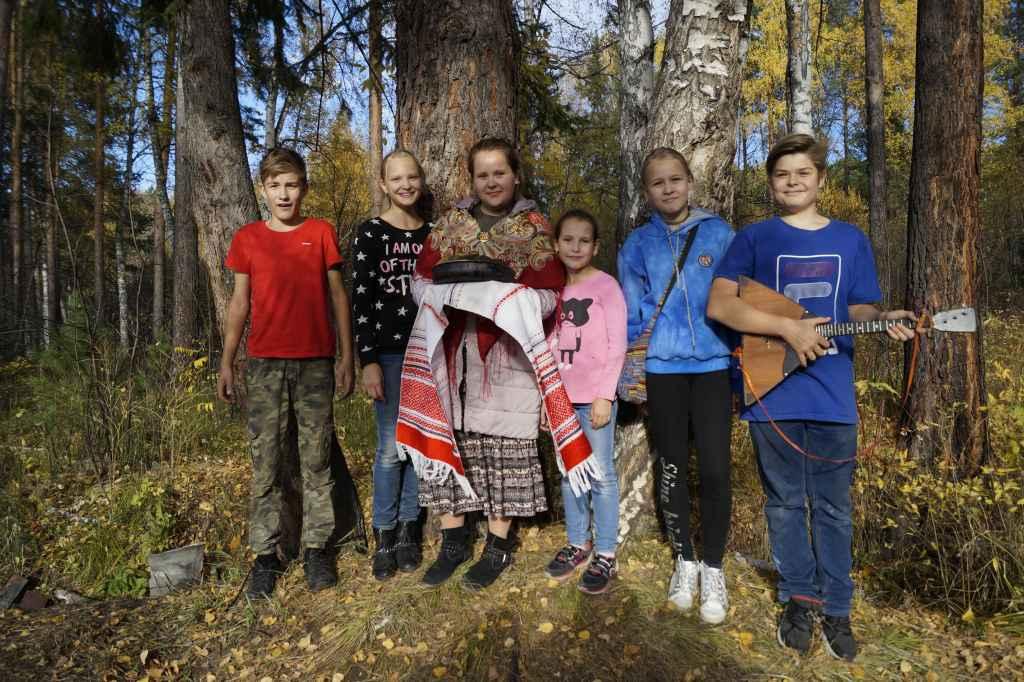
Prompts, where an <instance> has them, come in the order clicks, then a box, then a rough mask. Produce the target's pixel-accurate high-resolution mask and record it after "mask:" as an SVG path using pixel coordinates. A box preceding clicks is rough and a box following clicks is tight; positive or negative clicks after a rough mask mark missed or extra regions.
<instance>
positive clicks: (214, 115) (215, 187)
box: [178, 0, 259, 329]
mask: <svg viewBox="0 0 1024 682" xmlns="http://www.w3.org/2000/svg"><path fill="white" fill-rule="evenodd" d="M181 19H182V21H181V25H180V30H181V54H180V60H181V64H180V69H179V79H180V82H181V83H182V84H183V87H182V92H183V95H184V101H183V102H179V106H178V120H179V121H184V123H185V126H186V129H187V131H188V133H187V135H186V137H185V148H184V149H183V148H181V147H179V148H178V153H179V154H184V156H185V158H186V159H187V167H188V171H189V172H190V180H191V186H190V188H189V192H190V196H189V199H190V201H189V203H188V207H187V208H186V210H188V211H191V213H192V219H193V220H194V221H195V224H196V228H197V230H198V231H199V232H200V233H201V234H202V236H203V238H202V239H201V240H200V255H201V257H202V260H203V263H204V264H205V265H206V270H207V272H208V273H209V276H210V286H211V288H212V291H213V302H214V309H215V311H216V315H217V322H218V324H219V326H220V328H221V329H223V327H224V324H225V322H226V320H227V309H228V301H229V300H230V298H231V292H230V274H229V272H228V270H227V269H226V268H225V267H224V258H225V257H226V256H227V251H228V246H229V245H230V243H231V237H232V236H233V235H234V234H235V231H236V230H237V229H238V228H239V227H241V226H242V225H244V224H246V223H248V222H251V221H253V220H257V219H259V211H258V210H257V208H256V194H255V193H254V191H253V183H252V177H251V176H250V173H249V159H248V157H247V156H246V152H245V139H244V136H243V133H242V116H241V112H240V110H239V106H238V85H237V81H236V77H235V61H234V60H235V56H234V55H235V42H234V34H233V33H232V27H231V12H230V3H229V2H228V1H227V0H192V1H191V2H189V3H188V5H187V6H186V8H185V10H184V12H183V14H182V16H181ZM178 210H179V213H180V212H181V210H182V207H179V209H178Z"/></svg>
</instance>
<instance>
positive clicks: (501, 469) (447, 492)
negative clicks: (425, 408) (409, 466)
mask: <svg viewBox="0 0 1024 682" xmlns="http://www.w3.org/2000/svg"><path fill="white" fill-rule="evenodd" d="M455 440H456V442H457V443H458V445H459V453H460V454H461V455H462V465H463V466H464V467H465V469H466V478H468V479H469V483H470V486H472V488H473V492H474V493H476V495H477V499H475V500H474V499H472V498H471V497H469V496H468V495H467V494H466V493H465V492H463V490H462V487H461V486H459V484H458V483H456V482H455V477H454V476H451V475H449V476H448V478H446V479H445V480H444V482H443V483H431V482H426V481H420V488H419V502H420V506H423V507H429V508H430V509H431V510H432V511H433V512H434V513H437V514H464V513H466V512H472V511H482V512H483V513H484V514H486V515H488V516H533V515H535V514H537V513H539V512H543V511H547V508H548V503H547V499H546V498H545V497H544V476H543V472H542V469H541V464H540V455H539V454H538V452H537V441H536V440H533V439H520V438H503V437H501V436H486V435H483V434H479V433H466V432H464V431H456V432H455Z"/></svg>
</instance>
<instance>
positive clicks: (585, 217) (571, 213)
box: [555, 208, 599, 242]
mask: <svg viewBox="0 0 1024 682" xmlns="http://www.w3.org/2000/svg"><path fill="white" fill-rule="evenodd" d="M566 220H579V221H580V222H584V223H589V224H590V230H591V236H592V237H593V239H594V241H595V242H596V241H597V240H598V239H599V237H598V235H597V218H595V217H594V216H593V214H592V213H591V212H590V211H586V210H584V209H582V208H570V209H569V210H568V211H566V212H565V213H563V214H562V217H560V218H559V219H558V222H557V223H555V239H558V238H559V237H561V236H562V225H563V224H564V223H565V221H566Z"/></svg>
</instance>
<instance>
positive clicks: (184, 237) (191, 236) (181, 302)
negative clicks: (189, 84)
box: [171, 68, 199, 348]
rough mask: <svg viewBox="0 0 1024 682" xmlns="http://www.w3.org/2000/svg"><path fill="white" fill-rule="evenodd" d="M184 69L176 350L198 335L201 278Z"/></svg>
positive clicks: (178, 140)
mask: <svg viewBox="0 0 1024 682" xmlns="http://www.w3.org/2000/svg"><path fill="white" fill-rule="evenodd" d="M181 73H182V70H181V68H179V69H178V79H177V87H176V98H177V102H178V104H177V109H178V117H177V119H176V121H175V126H174V135H175V144H174V148H175V149H176V150H177V153H176V154H175V158H174V246H173V254H174V294H173V295H174V319H173V320H172V334H171V338H172V341H173V344H174V346H175V347H176V348H191V347H192V343H193V342H194V341H195V335H196V304H197V294H196V280H197V279H198V278H199V239H198V237H197V236H196V223H195V220H194V219H193V217H192V209H191V206H192V174H193V172H194V170H193V168H192V164H191V158H190V154H191V146H190V145H189V141H188V132H189V130H188V117H187V116H186V111H187V106H186V102H185V94H184V83H183V80H184V79H183V78H182V77H181Z"/></svg>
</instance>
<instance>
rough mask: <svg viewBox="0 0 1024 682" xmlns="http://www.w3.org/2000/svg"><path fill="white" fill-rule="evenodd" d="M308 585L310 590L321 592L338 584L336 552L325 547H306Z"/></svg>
mask: <svg viewBox="0 0 1024 682" xmlns="http://www.w3.org/2000/svg"><path fill="white" fill-rule="evenodd" d="M305 559H306V560H305V564H306V585H307V586H308V587H309V591H310V592H319V591H320V590H325V589H327V588H328V587H334V586H335V585H337V584H338V567H337V566H335V565H334V553H333V552H331V551H330V550H327V549H324V548H323V547H309V548H308V549H306V557H305Z"/></svg>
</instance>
